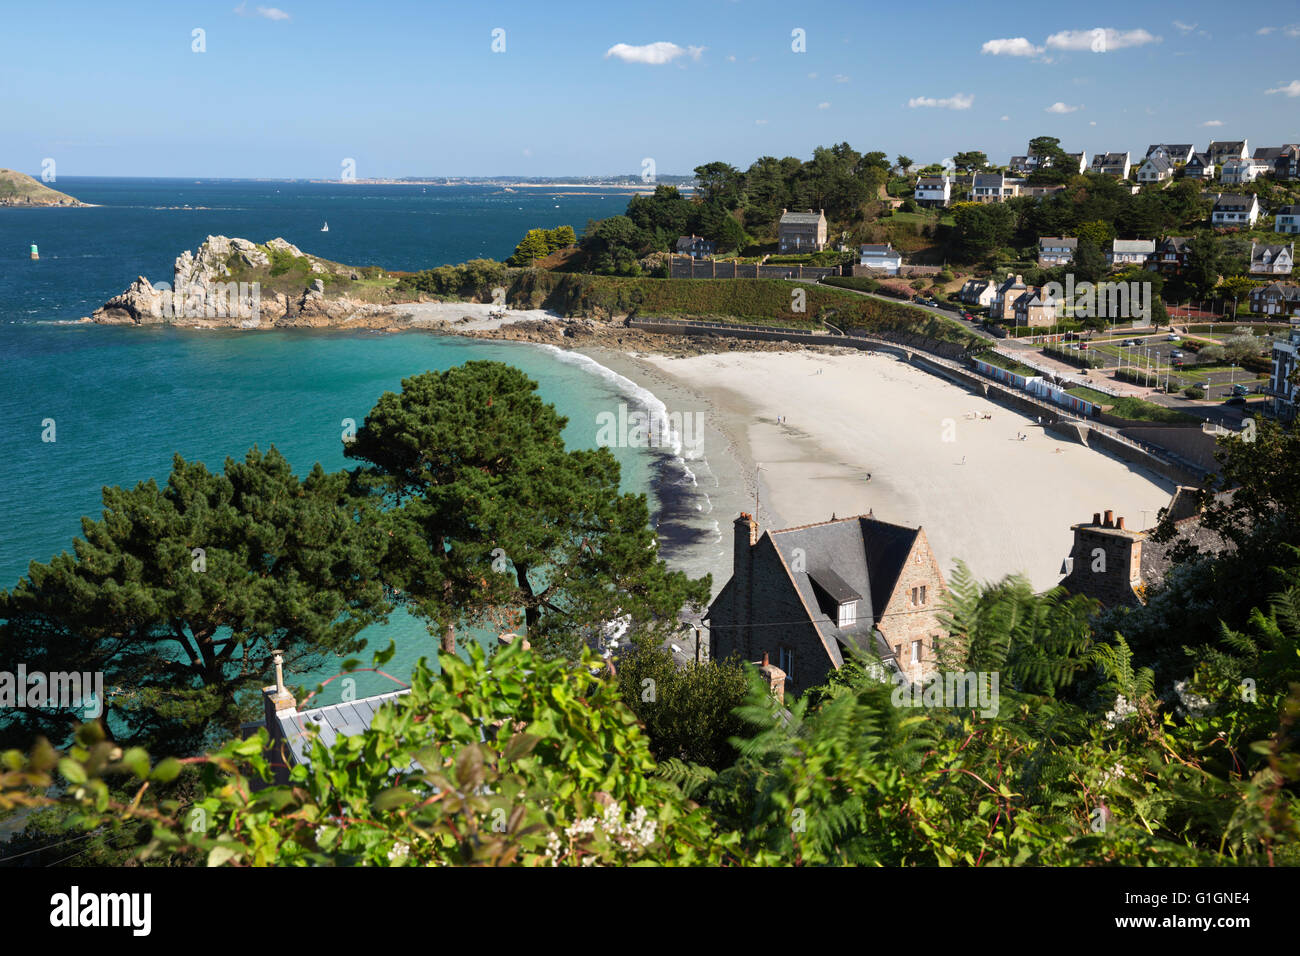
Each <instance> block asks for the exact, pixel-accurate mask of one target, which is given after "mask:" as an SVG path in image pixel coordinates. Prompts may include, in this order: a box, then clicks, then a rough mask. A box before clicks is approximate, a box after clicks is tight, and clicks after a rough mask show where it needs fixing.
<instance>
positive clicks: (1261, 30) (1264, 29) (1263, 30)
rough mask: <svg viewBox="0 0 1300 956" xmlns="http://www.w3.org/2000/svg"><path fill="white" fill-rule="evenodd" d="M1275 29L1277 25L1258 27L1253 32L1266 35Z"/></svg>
mask: <svg viewBox="0 0 1300 956" xmlns="http://www.w3.org/2000/svg"><path fill="white" fill-rule="evenodd" d="M1276 29H1277V27H1260V28H1259V29H1258V30H1256V31H1255V34H1256V36H1261V37H1266V36H1268V35H1269V34H1270V33H1272V32H1273V31H1274V30H1276Z"/></svg>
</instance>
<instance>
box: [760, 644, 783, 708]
mask: <svg viewBox="0 0 1300 956" xmlns="http://www.w3.org/2000/svg"><path fill="white" fill-rule="evenodd" d="M755 663H756V664H757V665H758V672H759V674H761V675H762V677H763V680H765V681H767V686H768V689H769V690H770V691H771V692H772V696H773V697H775V698H776V701H777V703H778V704H784V703H785V671H783V670H781V668H779V667H777V666H776V665H775V664H772V663H770V662H769V661H768V659H767V651H764V652H763V659H762V660H761V661H755Z"/></svg>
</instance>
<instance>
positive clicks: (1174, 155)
mask: <svg viewBox="0 0 1300 956" xmlns="http://www.w3.org/2000/svg"><path fill="white" fill-rule="evenodd" d="M1194 152H1196V149H1195V148H1194V147H1193V146H1192V144H1191V143H1153V144H1152V145H1150V146H1148V147H1147V151H1146V156H1147V158H1148V159H1149V158H1151V157H1152V156H1155V155H1160V156H1163V157H1164V158H1165V159H1166V160H1168V161H1169V165H1170V166H1182V165H1183V164H1185V163H1186V162H1187V161H1188V160H1189V159H1191V158H1192V153H1194Z"/></svg>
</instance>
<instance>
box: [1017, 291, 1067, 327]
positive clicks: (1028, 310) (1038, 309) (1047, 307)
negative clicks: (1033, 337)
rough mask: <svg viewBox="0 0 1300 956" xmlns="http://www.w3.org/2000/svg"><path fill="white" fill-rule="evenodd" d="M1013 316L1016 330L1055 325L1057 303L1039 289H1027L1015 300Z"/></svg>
mask: <svg viewBox="0 0 1300 956" xmlns="http://www.w3.org/2000/svg"><path fill="white" fill-rule="evenodd" d="M1014 315H1015V320H1016V328H1019V327H1020V326H1022V325H1025V326H1029V327H1031V328H1033V327H1038V326H1045V325H1055V324H1056V320H1057V303H1056V300H1055V299H1053V298H1051V297H1050V296H1048V295H1047V294H1046V293H1044V292H1043V290H1042V289H1041V288H1029V289H1026V290H1025V292H1024V294H1023V295H1021V296H1019V297H1018V298H1017V299H1016V301H1015V306H1014Z"/></svg>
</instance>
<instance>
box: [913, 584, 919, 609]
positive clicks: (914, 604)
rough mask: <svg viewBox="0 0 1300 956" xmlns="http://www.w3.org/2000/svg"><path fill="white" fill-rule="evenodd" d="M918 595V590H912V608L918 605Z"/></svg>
mask: <svg viewBox="0 0 1300 956" xmlns="http://www.w3.org/2000/svg"><path fill="white" fill-rule="evenodd" d="M920 593H921V592H920V589H919V588H912V606H913V607H915V606H916V605H917V604H918V603H919V602H918V601H917V597H918V595H919V594H920Z"/></svg>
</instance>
